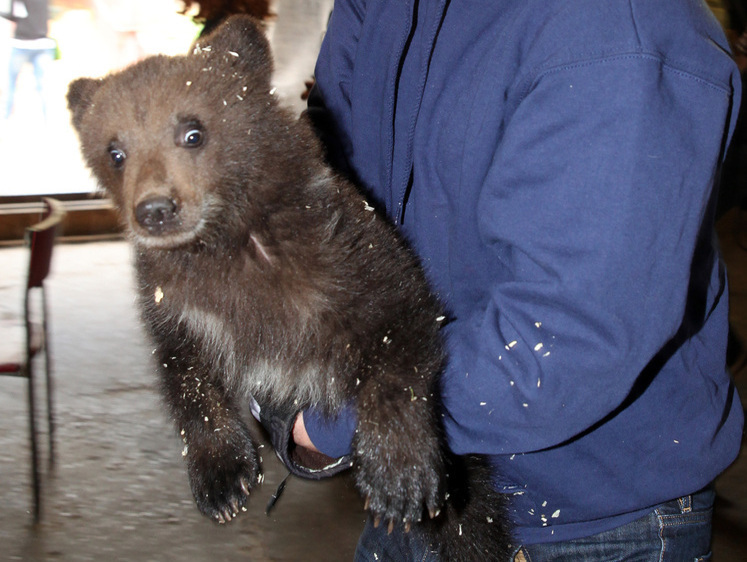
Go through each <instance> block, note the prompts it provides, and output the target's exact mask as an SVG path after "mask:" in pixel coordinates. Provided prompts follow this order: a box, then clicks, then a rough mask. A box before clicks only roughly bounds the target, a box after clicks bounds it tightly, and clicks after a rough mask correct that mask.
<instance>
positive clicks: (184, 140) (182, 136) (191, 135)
mask: <svg viewBox="0 0 747 562" xmlns="http://www.w3.org/2000/svg"><path fill="white" fill-rule="evenodd" d="M205 138H206V135H205V129H204V127H203V126H202V123H200V122H199V121H197V120H196V119H189V120H187V121H184V122H182V123H180V124H179V126H178V127H177V130H176V139H175V140H176V144H177V145H179V146H182V147H184V148H198V147H200V146H202V145H203V144H205Z"/></svg>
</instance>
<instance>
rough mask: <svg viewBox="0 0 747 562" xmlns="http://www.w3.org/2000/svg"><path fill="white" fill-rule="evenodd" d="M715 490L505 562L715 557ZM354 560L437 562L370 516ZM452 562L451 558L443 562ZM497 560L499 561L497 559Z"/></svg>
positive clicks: (659, 561)
mask: <svg viewBox="0 0 747 562" xmlns="http://www.w3.org/2000/svg"><path fill="white" fill-rule="evenodd" d="M714 498H715V493H714V491H713V489H712V488H707V489H705V490H702V491H700V492H698V493H696V494H693V495H690V496H684V497H682V498H679V499H676V500H672V501H670V502H667V503H664V504H662V505H660V506H659V507H657V508H656V509H655V510H654V511H652V512H651V513H650V514H648V515H646V516H644V517H641V518H640V519H637V520H635V521H633V522H632V523H628V524H627V525H623V526H622V527H618V528H617V529H612V530H611V531H605V532H603V533H599V534H597V535H593V536H591V537H586V538H583V539H576V540H571V541H565V542H557V543H547V544H533V545H525V546H521V547H518V546H517V547H516V548H515V549H514V552H513V556H512V557H511V558H509V560H505V561H502V562H512V561H513V562H549V561H552V562H602V561H610V562H612V561H618V560H625V561H630V562H688V561H693V562H698V561H700V560H710V559H711V514H712V511H713V500H714ZM355 560H356V562H382V561H386V562H406V561H413V562H414V561H418V562H437V561H438V558H437V557H436V555H435V554H434V553H433V552H432V550H431V549H429V548H428V544H427V543H426V541H425V540H424V539H423V537H422V536H421V535H419V534H417V533H416V532H415V530H413V531H411V532H410V533H404V532H402V530H401V529H400V530H397V529H395V530H394V531H393V532H392V534H391V535H387V526H386V525H385V524H382V525H381V526H379V528H378V529H375V528H374V526H373V524H372V522H371V520H370V519H369V520H368V522H367V523H366V526H365V528H364V529H363V534H362V535H361V538H360V540H359V541H358V548H357V550H356V552H355ZM441 562H451V561H441ZM495 562H499V561H497V560H496V561H495Z"/></svg>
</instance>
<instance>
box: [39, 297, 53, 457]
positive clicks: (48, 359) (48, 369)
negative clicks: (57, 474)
mask: <svg viewBox="0 0 747 562" xmlns="http://www.w3.org/2000/svg"><path fill="white" fill-rule="evenodd" d="M41 299H42V302H41V305H42V307H43V314H44V316H43V318H44V322H43V326H42V329H43V330H44V370H45V376H46V383H47V431H48V433H47V435H48V439H49V466H50V467H52V466H54V463H55V447H54V442H55V439H54V433H55V416H54V381H53V380H52V352H51V350H50V348H49V333H48V328H47V318H48V310H47V293H46V291H45V290H44V289H43V288H42V294H41Z"/></svg>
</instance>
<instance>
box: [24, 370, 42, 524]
mask: <svg viewBox="0 0 747 562" xmlns="http://www.w3.org/2000/svg"><path fill="white" fill-rule="evenodd" d="M32 363H33V360H32V361H29V362H28V364H27V367H26V368H27V369H28V397H29V400H28V401H29V431H30V433H31V486H32V488H33V495H34V523H38V522H39V520H40V516H41V482H40V480H41V477H40V474H39V448H38V444H37V441H36V399H35V389H34V382H35V381H34V367H33V365H32Z"/></svg>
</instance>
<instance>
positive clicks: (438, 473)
mask: <svg viewBox="0 0 747 562" xmlns="http://www.w3.org/2000/svg"><path fill="white" fill-rule="evenodd" d="M271 73H272V61H271V54H270V48H269V44H268V42H267V40H266V38H265V37H264V35H263V33H262V31H261V30H260V29H259V28H258V27H257V26H256V25H255V23H254V22H253V21H252V20H251V19H250V18H248V17H245V16H234V17H232V18H230V19H229V20H228V21H227V22H226V23H225V24H223V25H222V26H221V27H220V28H218V29H217V30H216V31H215V32H214V33H212V34H211V35H209V36H208V37H206V38H203V39H200V40H199V43H197V44H196V45H195V47H194V49H193V50H192V52H190V53H189V54H187V55H185V56H176V57H167V56H154V57H150V58H147V59H145V60H143V61H141V62H139V63H137V64H135V65H133V66H131V67H129V68H126V69H124V70H122V71H120V72H118V73H114V74H111V75H109V76H107V77H105V78H103V79H89V78H81V79H78V80H76V81H74V82H73V83H72V84H71V85H70V88H69V91H68V105H69V108H70V110H71V113H72V120H73V125H74V127H75V128H76V130H77V132H78V135H79V138H80V143H81V150H82V153H83V155H84V157H85V160H86V162H87V164H88V165H89V167H90V168H91V170H92V171H93V173H94V175H95V176H96V178H97V179H98V181H99V183H100V184H101V185H102V186H103V188H104V189H105V190H106V192H107V193H108V194H109V195H110V196H111V198H112V199H113V201H114V202H115V205H116V207H117V209H118V211H119V213H120V216H121V219H122V222H123V224H124V225H125V229H126V231H127V233H128V235H129V238H130V240H131V242H132V244H133V245H134V247H135V268H136V273H137V278H138V287H139V306H140V309H141V313H142V317H143V320H144V323H145V325H146V327H147V330H148V332H149V334H150V337H151V338H152V340H153V343H154V345H155V348H156V351H155V356H156V360H157V364H158V366H159V368H158V372H159V380H160V389H161V393H162V395H163V398H164V402H165V404H166V405H167V406H168V408H169V410H170V414H171V416H172V417H173V419H174V420H175V423H176V429H177V431H178V432H179V433H180V435H181V437H182V439H183V440H184V444H185V446H184V451H183V454H184V456H185V459H186V463H187V470H188V474H189V481H190V485H191V488H192V492H193V494H194V497H195V501H196V503H197V506H198V508H199V509H200V511H201V512H202V513H204V514H205V515H206V516H208V517H210V518H212V519H214V520H216V521H219V522H226V521H229V520H231V519H232V518H233V517H235V516H236V514H237V513H238V512H239V511H240V510H241V508H242V507H243V506H244V505H245V504H246V501H247V496H248V494H249V490H250V489H251V488H252V487H253V486H254V485H255V484H257V483H258V480H259V479H260V478H259V476H260V466H259V458H258V454H257V451H256V448H255V445H254V443H253V442H252V438H251V436H250V433H249V431H248V429H247V425H246V424H245V421H244V420H243V419H242V417H241V415H240V413H239V412H240V410H241V408H242V406H244V405H245V404H246V403H247V402H248V401H249V400H250V399H251V397H254V398H255V399H256V400H257V401H258V402H259V403H260V404H263V405H272V406H273V407H275V408H279V409H282V410H287V411H292V412H297V411H300V410H304V409H306V408H309V407H313V408H315V409H317V410H320V411H322V412H324V413H326V414H328V415H331V416H332V415H335V414H336V413H337V412H339V411H340V410H341V409H342V408H343V407H346V406H347V405H349V404H352V406H353V407H354V408H355V411H356V414H357V429H356V432H355V437H354V443H353V451H354V452H353V454H352V466H353V468H352V469H353V471H354V475H355V481H356V485H357V487H358V489H359V491H360V493H361V494H362V496H363V497H364V498H366V506H367V509H368V510H369V511H370V512H371V514H372V515H373V516H374V517H375V518H377V520H384V521H387V522H388V523H389V526H390V529H391V527H392V526H393V525H395V524H396V525H404V527H405V529H409V528H410V525H418V524H419V525H420V526H421V528H422V529H423V531H424V532H425V533H428V534H429V535H428V537H429V538H428V540H430V541H432V544H433V545H434V548H436V549H440V552H441V555H442V557H443V559H445V560H488V559H497V558H498V557H499V554H500V553H503V552H505V551H506V550H505V549H506V544H507V536H508V535H507V531H506V525H505V517H504V516H503V515H502V514H503V508H502V505H503V501H502V496H501V495H500V494H497V493H496V492H494V491H493V490H492V487H491V486H490V476H489V472H488V471H486V469H485V467H483V466H481V461H480V459H475V458H465V457H456V456H454V455H453V454H450V453H449V452H448V450H447V448H446V447H445V445H444V439H443V435H442V429H441V424H440V414H439V413H438V402H439V400H438V377H439V373H440V371H441V368H442V364H443V360H444V354H443V346H442V341H441V337H440V334H439V331H440V328H441V325H442V324H443V322H444V318H445V317H444V313H443V311H442V309H441V308H440V306H439V303H438V301H437V299H436V298H435V297H434V296H433V295H432V293H431V292H430V290H429V288H428V285H427V283H426V279H425V277H424V274H423V272H422V270H421V268H420V265H419V263H418V260H417V259H416V257H415V256H414V255H413V254H412V252H411V251H410V250H409V249H408V248H407V247H406V245H405V244H404V243H403V241H402V240H401V239H400V237H398V235H397V234H396V233H395V231H394V229H393V228H392V227H391V226H390V225H389V224H388V223H387V222H386V221H385V220H384V219H383V218H382V217H381V216H380V215H379V214H378V213H377V212H375V211H374V210H373V208H372V207H371V206H370V205H369V203H368V202H367V201H366V200H365V198H364V196H363V195H362V194H361V193H360V192H359V191H357V190H356V188H355V187H354V186H353V185H351V184H350V183H348V182H347V181H345V180H344V179H342V178H341V177H340V176H338V175H336V174H335V173H334V172H333V171H332V170H331V169H330V168H329V167H328V166H327V165H326V164H325V163H324V158H323V155H322V150H321V147H320V145H319V142H318V140H317V138H316V136H315V134H314V132H313V130H312V128H311V126H310V124H309V123H308V122H307V121H306V119H305V118H301V119H296V118H295V117H293V116H292V114H291V113H290V112H288V111H287V110H285V109H283V108H281V107H280V106H279V104H278V101H277V99H276V97H275V96H274V95H273V91H272V86H271V82H270V80H271Z"/></svg>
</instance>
